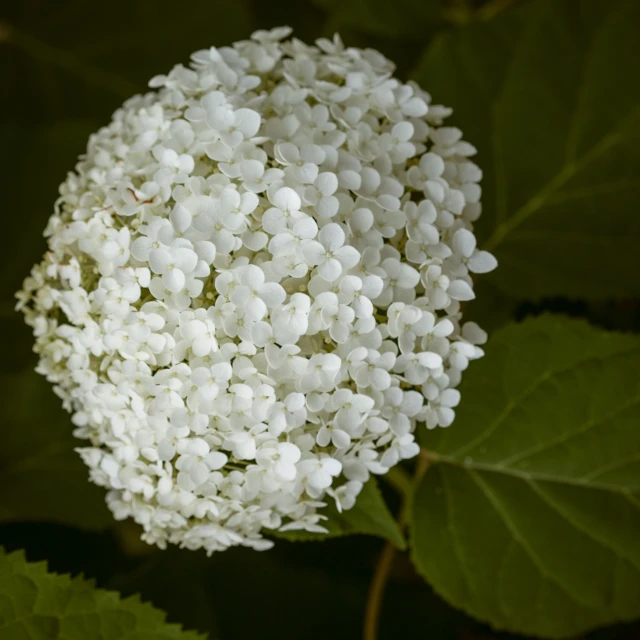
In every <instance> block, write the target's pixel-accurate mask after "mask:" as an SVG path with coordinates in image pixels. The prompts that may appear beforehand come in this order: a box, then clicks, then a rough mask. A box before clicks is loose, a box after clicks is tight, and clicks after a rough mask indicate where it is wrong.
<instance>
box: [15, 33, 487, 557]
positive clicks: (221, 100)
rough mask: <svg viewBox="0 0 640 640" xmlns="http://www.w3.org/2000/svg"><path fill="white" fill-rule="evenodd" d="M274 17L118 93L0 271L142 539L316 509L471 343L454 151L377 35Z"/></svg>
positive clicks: (94, 464)
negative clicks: (309, 31)
mask: <svg viewBox="0 0 640 640" xmlns="http://www.w3.org/2000/svg"><path fill="white" fill-rule="evenodd" d="M289 33H290V30H289V29H288V28H279V29H274V30H272V31H259V32H257V33H254V34H253V36H252V37H251V39H250V40H247V41H243V42H238V43H236V44H234V45H233V46H231V47H224V48H219V49H217V48H211V49H209V50H206V51H198V52H196V53H195V54H193V56H192V60H191V64H190V66H189V67H185V66H182V65H178V66H176V67H175V68H174V69H173V70H172V71H171V72H170V73H169V74H168V75H166V76H157V77H155V78H153V79H152V80H151V83H150V85H151V87H152V88H153V89H154V90H153V91H151V92H150V93H147V94H145V95H142V96H135V97H133V98H131V99H130V100H128V101H127V102H126V103H125V104H124V106H123V107H122V108H121V109H119V110H118V111H116V113H115V114H114V116H113V119H112V121H111V123H110V124H109V125H108V126H106V127H104V128H102V129H101V130H100V131H98V132H97V133H96V134H94V135H93V136H91V138H90V140H89V144H88V148H87V153H86V154H85V155H84V156H82V157H81V159H80V161H79V162H78V164H77V166H76V169H75V172H74V173H70V174H69V176H68V178H67V180H66V181H65V182H64V184H63V185H62V186H61V188H60V197H59V199H58V201H57V203H56V210H55V213H54V215H53V216H52V217H51V219H50V222H49V225H48V227H47V229H46V232H45V233H46V236H47V238H48V243H49V251H48V252H47V253H46V255H45V256H44V259H43V261H42V262H41V263H40V264H38V265H36V266H35V267H34V268H33V270H32V272H31V275H30V277H28V278H27V279H26V280H25V283H24V288H23V290H22V291H20V292H19V293H18V298H19V302H18V307H19V308H20V309H22V310H23V311H24V313H25V316H26V320H27V322H28V323H29V324H30V325H31V326H32V327H33V330H34V335H35V339H36V351H37V352H38V354H39V356H40V362H39V364H38V368H37V370H38V372H39V373H41V374H43V375H44V376H46V377H47V379H48V380H49V381H51V382H52V383H53V384H54V385H55V389H56V392H57V393H58V395H59V396H60V397H61V398H62V399H63V402H64V406H65V408H66V409H67V410H69V411H70V412H72V413H73V423H74V425H75V427H76V429H75V435H76V436H77V437H79V438H82V439H85V440H86V441H87V446H85V447H83V448H80V449H79V452H80V455H81V456H82V458H83V460H84V461H85V462H86V464H87V465H88V466H89V468H90V475H91V479H92V480H93V482H95V483H97V484H99V485H102V486H104V487H106V488H107V489H108V493H107V503H108V505H109V507H110V509H111V510H112V511H113V513H114V515H115V517H116V518H118V519H123V518H129V517H131V518H133V519H134V520H135V521H136V522H138V523H139V524H140V525H142V527H143V529H144V536H143V538H144V539H145V540H146V541H147V542H149V543H155V544H157V545H159V546H160V547H163V548H164V547H165V546H166V545H167V543H174V544H179V545H181V546H183V547H187V548H190V549H197V548H204V549H206V550H207V552H209V553H210V552H213V551H216V550H221V549H225V548H227V547H229V546H232V545H246V546H250V547H254V548H256V549H266V548H268V547H269V546H271V544H272V543H271V541H270V540H268V539H266V538H264V537H263V534H264V533H268V532H269V531H274V530H278V531H286V530H289V529H304V530H307V531H315V532H323V531H325V529H324V527H323V526H322V523H323V520H324V519H325V518H326V516H324V515H323V511H322V508H323V507H324V506H326V504H327V502H328V501H334V502H335V504H336V506H337V508H338V509H349V508H351V507H352V506H353V505H354V504H355V502H356V499H357V496H358V493H359V492H360V490H361V489H362V486H363V483H365V482H367V480H368V479H369V477H370V474H384V473H386V472H387V471H388V470H389V469H390V468H391V467H392V466H394V465H396V464H398V463H399V462H400V461H401V460H402V459H405V458H411V457H413V456H415V455H416V454H417V453H418V451H419V448H418V445H417V444H416V442H415V441H414V431H415V429H416V427H417V426H418V425H420V428H424V427H423V425H426V428H429V429H432V428H435V427H438V426H440V427H447V426H449V425H450V424H451V423H452V421H453V419H454V407H455V406H456V405H457V404H458V402H459V401H460V393H459V392H458V391H457V389H456V388H455V387H456V386H457V385H458V383H459V381H460V377H461V373H462V371H463V370H464V369H466V367H467V366H468V364H469V361H470V360H473V359H475V358H478V357H480V356H481V355H482V353H483V352H482V349H481V348H480V346H478V345H481V344H483V342H484V341H485V339H486V335H485V334H484V332H483V331H482V330H481V329H480V328H479V327H478V326H477V325H475V324H473V323H466V324H465V325H461V317H462V314H461V311H460V309H461V305H460V303H461V302H465V301H468V300H471V299H472V298H473V297H474V292H473V282H472V279H471V275H472V274H474V273H485V272H487V271H490V270H491V269H493V268H495V266H496V260H495V259H494V257H493V256H492V255H491V254H489V253H487V252H485V251H480V250H478V249H477V248H476V241H475V237H474V235H473V232H472V230H473V222H474V221H475V220H476V219H477V218H478V216H479V215H480V211H481V207H480V202H479V199H480V187H479V186H478V182H479V180H480V178H481V175H482V174H481V171H480V169H479V168H478V167H477V166H476V165H475V164H474V163H473V162H472V161H471V160H470V159H469V158H470V156H472V155H473V154H474V153H475V149H474V148H473V147H472V146H471V145H470V144H469V143H467V142H464V141H462V139H461V135H462V134H461V132H460V131H459V130H458V129H456V128H453V127H448V126H444V125H443V121H444V119H445V118H446V117H447V116H449V115H450V113H451V110H450V109H448V108H445V107H442V106H437V105H433V104H432V103H431V98H430V96H429V95H428V94H427V93H425V92H424V91H423V90H421V89H420V88H419V87H418V86H417V85H415V84H414V83H411V82H410V83H408V84H404V83H402V82H400V81H399V80H397V79H395V78H394V77H393V75H392V74H393V70H394V67H393V65H392V64H391V63H390V62H389V61H388V60H386V59H385V58H384V57H383V56H382V55H381V54H380V53H378V52H376V51H373V50H361V49H354V48H346V47H344V46H343V44H342V42H341V41H340V39H339V38H338V37H337V36H336V37H335V38H334V40H333V41H329V40H326V39H321V40H318V41H317V43H316V46H308V45H306V44H304V43H302V42H300V41H299V40H296V39H290V40H285V39H286V38H287V37H288V36H289Z"/></svg>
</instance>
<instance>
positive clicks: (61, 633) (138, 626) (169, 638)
mask: <svg viewBox="0 0 640 640" xmlns="http://www.w3.org/2000/svg"><path fill="white" fill-rule="evenodd" d="M0 635H1V636H2V637H3V638H7V639H10V638H16V639H17V638H30V639H31V640H46V639H48V638H65V640H75V639H77V640H87V639H88V638H91V639H92V640H151V639H152V638H153V639H154V640H198V638H204V636H202V635H200V634H198V633H195V632H193V631H182V629H181V627H180V626H179V625H175V624H167V623H166V622H165V614H164V613H163V612H162V611H159V610H158V609H154V608H153V607H152V606H151V605H150V604H146V603H143V602H140V598H139V597H137V596H133V597H130V598H127V599H126V600H123V599H121V598H120V596H119V594H118V593H117V592H115V591H104V590H102V589H96V588H95V586H94V585H93V583H92V582H90V581H87V580H84V579H83V578H80V577H78V578H71V577H70V576H68V575H57V574H55V573H49V572H48V571H47V566H46V563H44V562H36V563H34V562H26V560H25V557H24V553H23V552H15V553H11V554H8V555H7V554H6V553H5V551H4V550H3V549H2V548H0Z"/></svg>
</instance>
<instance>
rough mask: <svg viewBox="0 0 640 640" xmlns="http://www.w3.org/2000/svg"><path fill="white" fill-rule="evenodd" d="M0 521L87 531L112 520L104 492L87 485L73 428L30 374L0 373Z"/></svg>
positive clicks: (50, 394) (39, 380)
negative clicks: (0, 395)
mask: <svg viewBox="0 0 640 640" xmlns="http://www.w3.org/2000/svg"><path fill="white" fill-rule="evenodd" d="M0 384H2V389H3V394H4V396H3V398H4V400H3V406H2V423H1V424H0V437H1V438H2V447H1V448H0V521H10V520H51V521H55V522H61V523H65V524H71V525H75V526H79V527H82V528H86V529H99V528H103V527H105V526H108V525H109V524H111V523H112V522H113V517H112V516H111V514H110V513H109V510H108V509H107V507H106V505H105V499H104V489H102V488H100V487H97V486H96V485H94V484H92V483H90V482H89V478H88V475H89V474H88V471H87V468H86V467H85V465H84V464H83V462H82V460H81V459H80V456H79V455H78V454H77V453H76V452H75V451H74V447H77V446H79V445H81V444H82V443H81V441H80V440H77V439H76V438H74V437H73V435H72V431H73V428H74V427H73V425H72V424H71V419H70V416H69V414H68V413H66V412H65V411H64V410H63V409H62V406H61V405H62V400H60V399H59V398H58V397H57V396H55V395H54V393H53V391H52V389H51V385H50V384H49V383H48V382H47V381H46V380H45V379H44V378H42V377H41V376H39V375H37V374H36V373H35V372H33V371H25V372H23V373H20V374H14V375H9V374H2V375H0Z"/></svg>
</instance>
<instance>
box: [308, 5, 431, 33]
mask: <svg viewBox="0 0 640 640" xmlns="http://www.w3.org/2000/svg"><path fill="white" fill-rule="evenodd" d="M314 2H315V4H316V5H318V6H320V7H322V8H323V9H326V10H327V11H328V12H329V13H330V15H331V18H332V21H334V22H335V23H338V24H342V25H345V26H347V27H357V28H358V29H359V30H360V31H363V32H365V33H371V34H374V35H378V36H395V37H402V38H406V37H411V36H416V35H420V34H423V33H424V31H425V30H428V29H429V28H432V27H433V25H434V24H437V23H438V22H439V21H440V19H441V12H442V0H421V1H420V2H416V0H397V1H396V2H395V3H393V4H391V3H389V2H388V1H387V0H314Z"/></svg>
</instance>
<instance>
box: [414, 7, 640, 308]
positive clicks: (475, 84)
mask: <svg viewBox="0 0 640 640" xmlns="http://www.w3.org/2000/svg"><path fill="white" fill-rule="evenodd" d="M638 24H640V3H638V2H636V0H564V1H559V0H535V1H534V2H531V3H524V4H523V6H522V7H520V6H518V7H517V8H516V9H514V10H513V11H507V12H505V13H504V14H502V15H500V16H499V17H498V18H496V19H495V20H494V21H492V22H489V23H476V24H472V25H469V26H467V27H464V28H462V29H459V30H456V31H452V32H449V33H446V34H443V35H441V36H440V37H439V38H438V39H437V40H436V41H435V42H434V44H433V46H432V47H431V48H430V49H429V50H428V52H427V54H426V55H425V57H424V59H423V60H422V61H421V63H420V64H419V65H418V68H417V69H416V71H415V72H414V77H415V78H416V80H418V81H419V82H420V83H421V84H422V86H423V87H424V88H425V89H427V90H428V91H430V92H431V93H432V95H433V96H434V99H435V100H436V101H437V102H444V103H446V104H448V105H450V106H452V107H453V108H454V111H455V113H454V116H453V121H454V122H455V123H456V124H457V125H459V126H460V127H461V128H462V129H463V131H464V133H465V136H466V138H467V139H468V140H470V141H471V142H472V143H473V144H474V145H476V146H477V147H478V149H479V155H478V162H479V164H480V165H481V166H482V168H483V170H484V173H485V179H484V183H483V185H484V213H483V217H482V218H481V220H480V222H479V224H478V231H479V233H480V235H481V237H482V238H483V239H484V247H485V248H487V249H489V250H491V251H494V252H495V254H496V256H497V257H498V260H499V262H500V266H501V268H500V269H498V270H496V271H495V272H493V273H492V274H491V275H490V276H488V278H489V279H490V280H491V281H492V282H493V283H495V284H496V285H498V286H499V287H501V288H502V289H503V290H504V291H506V292H508V293H510V294H512V295H514V296H517V297H521V298H524V297H529V298H535V297H541V296H551V295H565V296H566V295H570V296H572V297H573V296H580V297H587V298H603V297H610V296H629V295H634V294H638V293H640V279H638V278H633V277H631V275H630V274H633V273H635V272H636V271H637V270H638V269H639V268H640V252H638V251H637V250H636V246H637V243H638V241H639V240H640V216H638V215H637V211H636V210H637V202H638V198H639V197H640V180H639V179H638V175H639V168H640V145H639V144H638V141H639V139H640V83H637V82H632V81H630V79H631V78H633V77H634V76H635V75H636V73H637V69H638V67H639V66H640V39H638V38H637V28H638Z"/></svg>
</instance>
